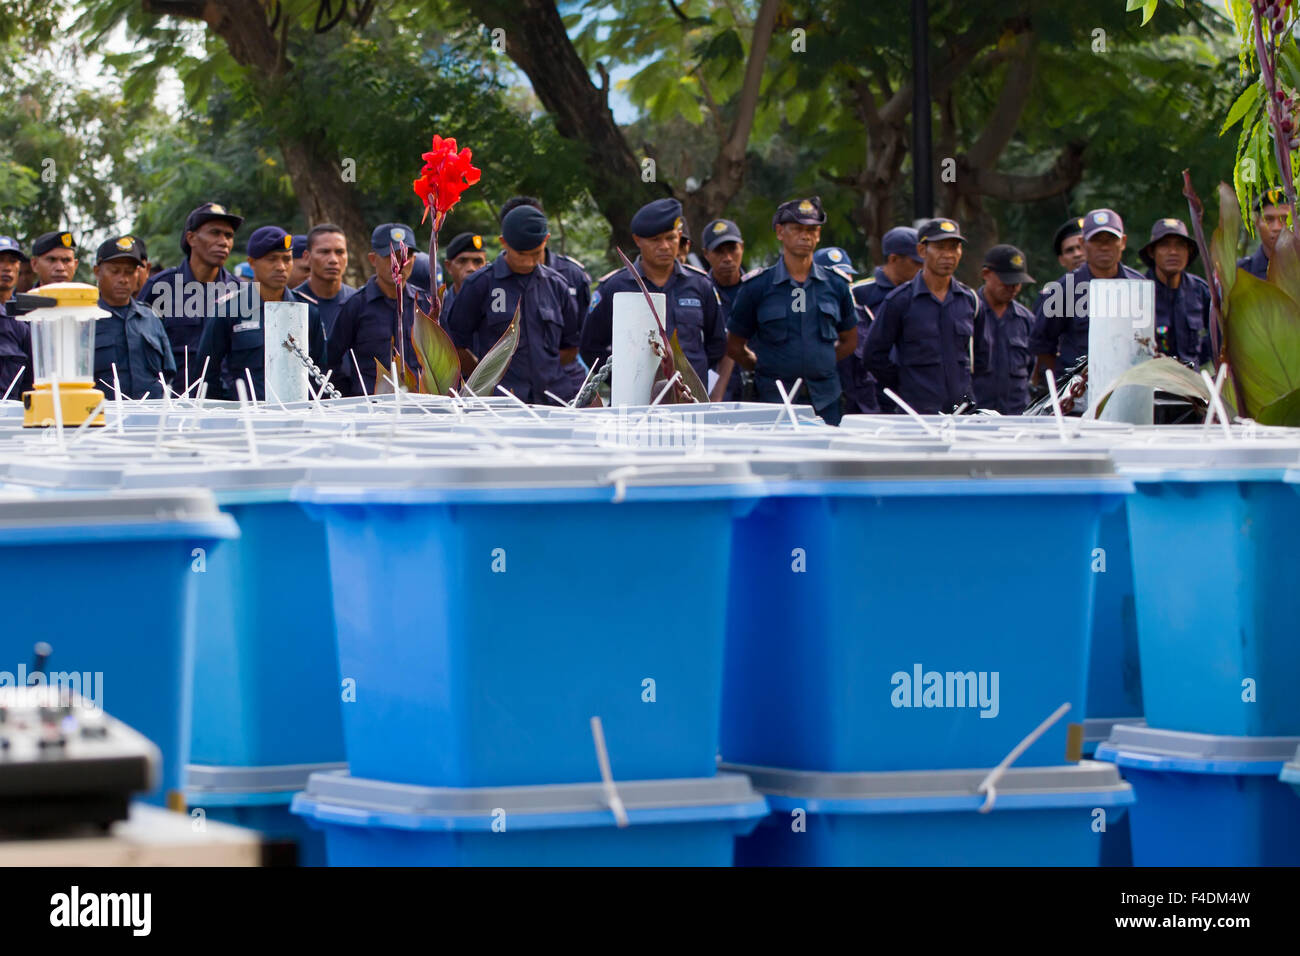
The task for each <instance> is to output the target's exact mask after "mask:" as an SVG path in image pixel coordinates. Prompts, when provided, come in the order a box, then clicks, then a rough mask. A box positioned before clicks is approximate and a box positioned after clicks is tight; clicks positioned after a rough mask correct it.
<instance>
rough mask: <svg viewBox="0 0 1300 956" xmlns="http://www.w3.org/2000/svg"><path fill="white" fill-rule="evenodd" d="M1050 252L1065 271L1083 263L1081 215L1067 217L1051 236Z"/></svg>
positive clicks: (1071, 270) (1070, 270)
mask: <svg viewBox="0 0 1300 956" xmlns="http://www.w3.org/2000/svg"><path fill="white" fill-rule="evenodd" d="M1052 252H1053V254H1054V255H1055V256H1056V261H1057V262H1059V263H1060V264H1061V268H1062V269H1064V270H1065V271H1066V272H1073V271H1074V270H1075V269H1077V268H1079V266H1081V265H1083V261H1084V258H1085V257H1084V254H1083V217H1082V216H1077V217H1075V218H1074V219H1067V220H1066V221H1065V223H1063V224H1062V226H1061V228H1060V229H1058V230H1056V235H1054V236H1053V237H1052Z"/></svg>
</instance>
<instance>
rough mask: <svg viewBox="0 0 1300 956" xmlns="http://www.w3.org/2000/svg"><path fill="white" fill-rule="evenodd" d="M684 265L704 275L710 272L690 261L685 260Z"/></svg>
mask: <svg viewBox="0 0 1300 956" xmlns="http://www.w3.org/2000/svg"><path fill="white" fill-rule="evenodd" d="M682 265H683V266H684V267H685V268H687V269H690V270H691V271H692V272H696V273H698V274H700V275H702V276H707V275H708V274H709V273H708V272H707V271H706V270H704V269H701V268H700V267H699V266H693V265H691V264H690V263H689V262H683V263H682Z"/></svg>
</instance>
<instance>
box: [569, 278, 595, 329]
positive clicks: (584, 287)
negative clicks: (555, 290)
mask: <svg viewBox="0 0 1300 956" xmlns="http://www.w3.org/2000/svg"><path fill="white" fill-rule="evenodd" d="M577 292H578V294H577V296H570V298H576V299H577V302H576V303H575V304H576V305H577V307H578V334H579V335H581V334H582V320H583V319H585V318H586V317H587V310H588V309H590V308H591V276H589V275H587V272H586V270H585V269H579V270H578V285H577Z"/></svg>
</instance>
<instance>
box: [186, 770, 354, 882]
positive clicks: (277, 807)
mask: <svg viewBox="0 0 1300 956" xmlns="http://www.w3.org/2000/svg"><path fill="white" fill-rule="evenodd" d="M343 769H346V768H344V767H342V766H341V765H337V764H308V765H298V766H286V767H205V766H201V765H196V764H191V765H190V766H189V768H188V772H187V776H186V789H185V798H186V802H187V804H188V807H189V811H190V815H191V816H194V811H195V810H199V809H201V810H202V811H203V813H204V814H205V816H206V818H207V819H209V820H219V821H221V822H222V823H231V824H234V825H235V826H241V827H247V828H248V829H250V830H257V831H259V832H260V833H262V835H263V837H264V839H266V840H267V841H281V840H284V841H290V842H292V843H294V844H295V845H296V846H297V850H298V865H299V866H325V837H324V834H322V833H321V832H320V831H319V830H317V829H316V828H314V827H311V826H308V824H307V821H306V820H304V819H303V818H302V817H301V816H298V815H297V814H295V813H291V812H290V811H289V804H290V802H291V801H292V800H293V796H294V794H295V793H298V792H299V791H301V790H303V789H304V788H305V787H306V786H307V779H308V778H309V777H310V776H311V775H312V774H313V773H328V772H331V771H336V770H343Z"/></svg>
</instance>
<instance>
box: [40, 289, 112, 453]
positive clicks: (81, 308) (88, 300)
mask: <svg viewBox="0 0 1300 956" xmlns="http://www.w3.org/2000/svg"><path fill="white" fill-rule="evenodd" d="M22 298H23V299H25V300H26V303H25V304H26V305H30V306H34V307H33V308H30V310H28V311H26V314H20V315H19V316H18V318H19V319H22V320H23V321H26V322H30V323H31V324H32V360H33V363H32V364H33V366H34V368H33V376H34V380H35V381H34V385H35V387H34V388H33V389H32V390H31V391H30V392H24V393H23V409H24V411H23V427H24V428H47V427H49V426H51V425H55V424H57V423H62V424H64V425H68V426H72V427H75V426H77V425H82V424H84V423H85V422H86V421H87V420H88V419H89V418H90V417H91V416H92V415H94V414H95V409H97V408H98V407H99V406H100V403H101V402H103V401H104V393H103V392H101V391H100V390H99V389H97V388H95V320H96V319H98V318H102V317H104V316H107V315H108V314H109V313H108V312H105V311H104V310H103V309H101V308H100V307H99V289H97V288H96V287H95V286H93V285H87V284H86V283H84V282H56V283H54V284H53V285H43V286H38V287H37V288H35V289H33V290H32V291H31V292H30V293H28V294H27V295H25V296H23V297H22ZM56 392H57V403H58V404H57V408H56V405H55V402H56ZM90 424H91V425H103V424H104V416H103V415H102V414H101V415H98V416H95V420H94V421H92V422H90Z"/></svg>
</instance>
